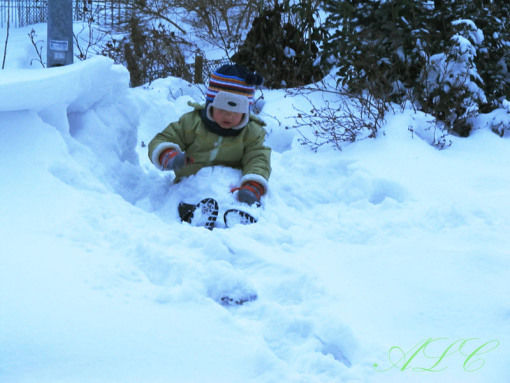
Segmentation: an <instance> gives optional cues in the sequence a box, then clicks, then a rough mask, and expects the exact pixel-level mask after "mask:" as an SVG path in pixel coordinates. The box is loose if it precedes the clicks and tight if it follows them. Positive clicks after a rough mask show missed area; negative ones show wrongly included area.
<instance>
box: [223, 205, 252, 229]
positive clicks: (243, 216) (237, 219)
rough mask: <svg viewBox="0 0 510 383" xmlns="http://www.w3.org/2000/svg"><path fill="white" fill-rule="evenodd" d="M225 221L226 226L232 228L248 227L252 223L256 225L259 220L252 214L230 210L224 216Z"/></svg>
mask: <svg viewBox="0 0 510 383" xmlns="http://www.w3.org/2000/svg"><path fill="white" fill-rule="evenodd" d="M223 220H224V221H225V225H226V226H227V227H232V226H234V225H238V224H241V225H248V224H250V223H255V222H257V220H256V219H255V217H253V216H252V215H251V214H249V213H247V212H245V211H242V210H238V209H229V210H227V211H226V212H225V214H223Z"/></svg>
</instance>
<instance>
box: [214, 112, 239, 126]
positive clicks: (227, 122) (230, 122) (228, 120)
mask: <svg viewBox="0 0 510 383" xmlns="http://www.w3.org/2000/svg"><path fill="white" fill-rule="evenodd" d="M212 117H213V120H214V122H216V123H217V124H218V125H219V126H221V127H222V128H223V129H232V128H233V127H234V126H237V125H239V124H240V123H241V120H242V119H243V113H238V112H229V111H228V110H223V109H218V108H213V111H212Z"/></svg>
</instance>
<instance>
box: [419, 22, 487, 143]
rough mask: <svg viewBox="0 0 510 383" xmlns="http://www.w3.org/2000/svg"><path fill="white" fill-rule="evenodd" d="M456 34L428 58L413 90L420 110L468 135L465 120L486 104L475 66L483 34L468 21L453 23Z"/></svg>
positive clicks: (469, 128) (467, 125)
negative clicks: (441, 49)
mask: <svg viewBox="0 0 510 383" xmlns="http://www.w3.org/2000/svg"><path fill="white" fill-rule="evenodd" d="M453 24H454V26H455V27H456V28H457V29H458V33H456V34H454V35H453V36H452V37H451V39H450V44H449V46H447V50H446V52H444V53H438V54H435V55H432V56H431V57H430V58H429V59H428V60H427V64H426V65H425V66H424V67H423V70H422V73H421V76H420V77H419V81H418V84H419V85H418V86H416V87H415V91H416V93H417V100H418V102H419V103H420V106H421V109H422V110H424V111H425V112H428V113H431V114H433V115H435V116H436V117H437V118H438V119H439V120H440V121H443V122H445V123H446V127H447V130H452V131H455V132H456V133H458V134H459V135H461V136H467V135H469V132H470V130H471V127H470V123H469V118H470V117H473V116H475V115H477V114H478V112H479V105H482V104H485V103H487V98H486V96H485V92H484V90H483V88H482V87H483V81H482V78H481V77H480V75H479V74H478V70H477V67H476V64H475V58H476V52H477V47H478V46H480V45H481V43H482V42H483V32H482V31H481V30H480V29H478V28H477V27H476V25H475V23H474V22H473V21H471V20H458V21H455V22H454V23H453Z"/></svg>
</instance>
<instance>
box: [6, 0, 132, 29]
mask: <svg viewBox="0 0 510 383" xmlns="http://www.w3.org/2000/svg"><path fill="white" fill-rule="evenodd" d="M47 5H48V1H47V0H0V28H5V27H6V25H7V21H8V20H9V21H10V26H11V27H13V28H17V27H23V26H26V25H31V24H37V23H44V22H46V18H47ZM125 14H126V11H125V6H123V4H122V1H121V0H113V1H112V0H73V18H74V20H76V21H80V20H84V21H85V20H88V19H89V18H90V17H94V21H96V22H98V23H101V24H104V25H115V24H117V23H119V22H121V21H122V20H125Z"/></svg>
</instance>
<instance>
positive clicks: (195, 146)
mask: <svg viewBox="0 0 510 383" xmlns="http://www.w3.org/2000/svg"><path fill="white" fill-rule="evenodd" d="M189 105H190V106H193V107H194V108H195V109H194V110H193V111H191V112H189V113H186V114H184V115H183V116H182V117H181V118H180V119H179V121H176V122H172V123H171V124H170V125H168V127H167V128H166V129H165V130H163V131H162V132H161V133H158V134H157V135H156V136H155V137H154V138H153V139H152V141H151V142H150V143H149V158H150V160H151V161H152V163H153V164H154V165H155V166H156V167H158V168H159V169H162V166H161V164H160V162H159V156H160V155H161V153H162V152H163V151H164V150H166V149H177V150H179V151H182V152H185V153H186V155H187V156H188V157H191V158H193V160H194V162H193V163H192V164H190V165H187V166H184V167H183V168H182V169H180V170H178V171H176V172H175V176H176V178H175V182H178V181H180V180H181V179H182V178H183V177H187V176H189V175H192V174H195V173H197V172H198V171H199V170H200V169H202V168H204V167H206V166H216V165H223V166H229V167H232V168H238V169H241V170H242V174H243V177H242V179H241V184H242V183H244V182H246V181H257V182H259V183H260V184H261V185H263V186H264V188H265V189H266V190H267V181H268V179H269V175H270V174H271V149H270V148H269V147H267V146H266V145H265V144H264V139H265V134H266V131H265V129H264V128H263V126H264V125H265V123H264V122H263V121H261V120H259V119H257V118H255V117H253V116H250V121H249V123H248V124H247V125H246V126H245V127H244V128H242V129H241V131H240V133H239V134H238V135H237V136H221V135H218V134H215V133H213V132H211V131H209V130H208V129H207V128H206V127H205V123H204V121H202V118H201V116H200V113H201V110H202V109H204V106H203V105H198V104H195V103H190V104H189Z"/></svg>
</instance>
